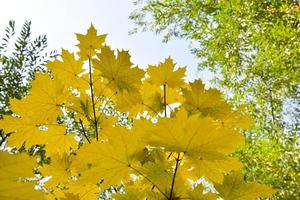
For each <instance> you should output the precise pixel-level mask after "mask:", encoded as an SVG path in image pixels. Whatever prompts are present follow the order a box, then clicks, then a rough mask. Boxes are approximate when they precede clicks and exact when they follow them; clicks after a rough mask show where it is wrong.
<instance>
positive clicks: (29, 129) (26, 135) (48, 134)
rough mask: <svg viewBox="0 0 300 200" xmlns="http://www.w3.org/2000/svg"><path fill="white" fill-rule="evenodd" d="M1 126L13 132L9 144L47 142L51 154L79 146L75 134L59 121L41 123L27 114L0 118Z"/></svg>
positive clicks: (47, 148)
mask: <svg viewBox="0 0 300 200" xmlns="http://www.w3.org/2000/svg"><path fill="white" fill-rule="evenodd" d="M40 125H43V127H42V128H41V127H40ZM0 127H1V128H2V129H3V130H4V131H5V132H7V133H12V134H11V135H10V136H9V138H8V145H9V146H16V147H21V146H22V145H23V143H24V142H25V144H26V147H31V146H32V145H36V144H46V147H45V149H46V150H47V153H49V154H52V153H64V152H69V151H70V148H73V149H76V148H77V142H76V140H75V139H74V135H72V134H67V133H66V127H65V126H63V125H59V124H57V123H53V124H49V123H48V124H46V123H44V124H40V123H39V121H33V120H32V119H31V118H30V117H27V116H24V117H21V118H19V117H13V116H5V117H4V119H3V120H0ZM44 129H46V130H44Z"/></svg>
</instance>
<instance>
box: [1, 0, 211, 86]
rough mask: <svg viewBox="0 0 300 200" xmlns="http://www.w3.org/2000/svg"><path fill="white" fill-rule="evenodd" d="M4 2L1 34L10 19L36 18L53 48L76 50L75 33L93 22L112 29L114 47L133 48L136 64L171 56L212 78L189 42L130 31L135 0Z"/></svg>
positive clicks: (101, 29) (35, 26) (35, 25)
mask: <svg viewBox="0 0 300 200" xmlns="http://www.w3.org/2000/svg"><path fill="white" fill-rule="evenodd" d="M0 5H1V12H0V33H1V35H0V36H3V30H4V28H5V26H7V25H8V21H9V20H10V19H13V20H15V21H16V26H17V28H20V27H21V26H22V24H23V22H24V21H25V20H26V19H27V20H31V21H32V32H33V35H35V36H37V35H38V34H46V35H47V37H48V44H49V47H50V48H49V49H51V50H52V49H58V50H59V49H61V48H65V49H69V50H73V49H74V45H75V44H77V41H76V36H75V34H74V33H85V32H86V30H87V29H88V27H89V26H90V24H91V22H92V23H93V24H94V26H95V28H96V29H97V30H98V33H108V37H107V40H106V43H107V44H108V45H110V46H111V47H112V48H114V49H115V48H118V49H125V50H130V54H131V56H132V61H133V63H134V64H136V65H139V66H141V67H146V66H147V65H148V64H158V63H159V62H161V61H163V60H164V59H165V58H166V57H168V56H171V57H172V58H173V59H174V61H175V62H176V63H178V65H179V66H187V67H188V71H187V75H188V78H189V79H193V78H196V77H201V78H203V79H204V81H207V80H208V77H209V76H208V73H203V72H198V70H197V60H196V58H195V57H194V55H192V54H191V53H190V51H189V49H188V43H187V42H185V41H183V40H178V39H173V40H171V41H170V42H169V43H162V42H161V39H162V38H161V37H160V36H158V35H155V34H153V33H151V32H144V33H138V34H134V35H128V32H129V31H130V30H131V29H132V28H133V26H134V25H133V23H132V22H131V21H130V20H129V19H128V16H129V14H130V12H132V11H133V10H134V6H133V4H132V0H0Z"/></svg>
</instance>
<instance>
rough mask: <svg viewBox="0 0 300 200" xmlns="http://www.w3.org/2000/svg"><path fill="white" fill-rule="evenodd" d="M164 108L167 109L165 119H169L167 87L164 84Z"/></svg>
mask: <svg viewBox="0 0 300 200" xmlns="http://www.w3.org/2000/svg"><path fill="white" fill-rule="evenodd" d="M164 107H165V117H167V85H166V83H165V84H164Z"/></svg>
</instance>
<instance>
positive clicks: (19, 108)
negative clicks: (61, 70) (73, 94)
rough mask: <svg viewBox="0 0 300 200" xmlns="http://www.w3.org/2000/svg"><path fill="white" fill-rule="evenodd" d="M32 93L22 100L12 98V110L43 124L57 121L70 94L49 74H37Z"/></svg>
mask: <svg viewBox="0 0 300 200" xmlns="http://www.w3.org/2000/svg"><path fill="white" fill-rule="evenodd" d="M30 93H31V95H29V96H27V97H26V98H24V99H22V100H16V99H12V100H11V101H10V105H11V110H12V111H14V112H16V113H17V114H18V115H21V116H24V117H25V116H26V117H29V118H30V120H33V121H39V122H40V123H41V124H43V123H54V122H56V119H57V116H58V115H60V114H62V112H61V105H62V103H63V102H65V100H66V99H67V97H68V96H69V94H68V92H67V90H66V88H65V86H64V85H63V84H62V83H61V82H60V81H59V80H57V79H51V78H50V77H49V76H48V75H47V74H36V75H35V80H34V81H33V82H32V88H31V91H30Z"/></svg>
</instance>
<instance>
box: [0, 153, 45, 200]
mask: <svg viewBox="0 0 300 200" xmlns="http://www.w3.org/2000/svg"><path fill="white" fill-rule="evenodd" d="M0 160H1V162H0V199H1V200H8V199H9V200H32V199H36V200H41V199H44V198H43V193H42V192H41V191H37V190H35V189H34V186H35V185H36V184H35V183H34V182H26V183H25V182H20V180H19V179H20V178H29V177H33V176H34V174H33V171H32V170H33V168H34V167H35V165H36V163H35V159H34V157H29V156H28V155H26V154H17V155H10V154H8V153H6V152H0Z"/></svg>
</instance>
